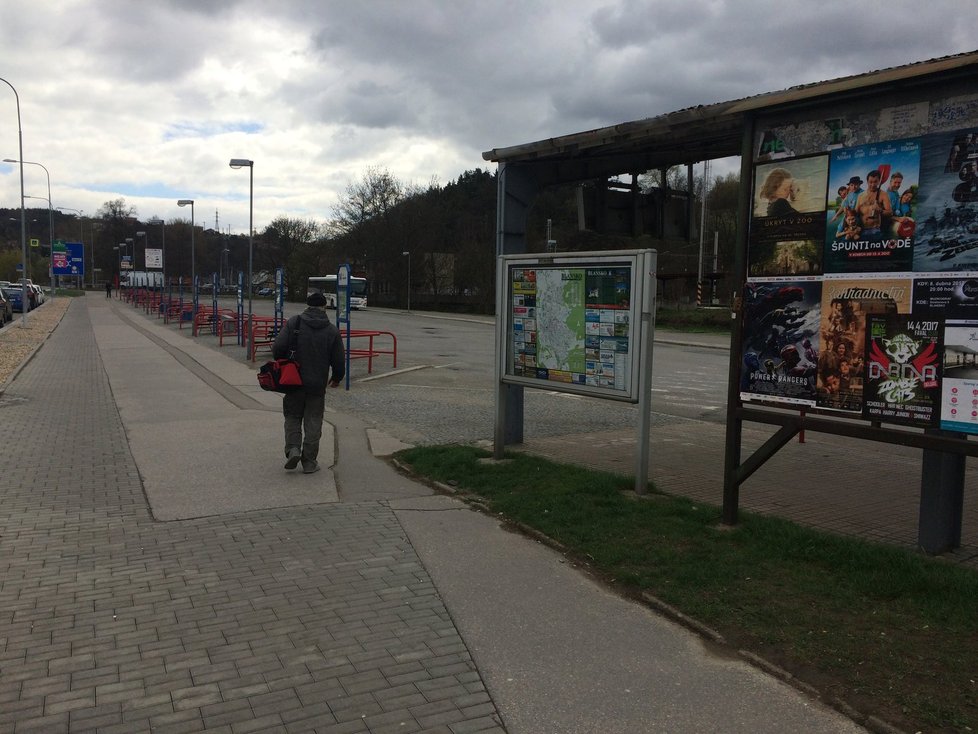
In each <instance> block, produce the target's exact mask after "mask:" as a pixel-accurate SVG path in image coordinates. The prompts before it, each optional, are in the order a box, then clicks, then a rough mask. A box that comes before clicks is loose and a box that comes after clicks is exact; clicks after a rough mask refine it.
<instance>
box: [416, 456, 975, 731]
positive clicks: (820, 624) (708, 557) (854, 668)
mask: <svg viewBox="0 0 978 734" xmlns="http://www.w3.org/2000/svg"><path fill="white" fill-rule="evenodd" d="M489 457H490V454H489V453H488V452H486V451H484V450H481V449H478V448H474V447H471V446H458V445H449V446H427V447H417V448H412V449H408V450H405V451H403V452H401V453H399V454H398V455H397V458H398V459H399V460H400V461H401V462H404V463H405V464H407V465H409V466H410V467H411V468H412V470H413V471H414V472H416V473H417V474H419V475H421V476H423V477H426V478H428V479H429V480H431V481H439V482H443V483H449V484H451V485H453V486H457V487H458V488H459V489H460V490H461V491H463V492H466V493H471V494H474V495H478V496H479V497H480V498H482V501H483V503H484V504H485V505H486V506H487V507H488V508H489V509H490V510H491V511H492V512H494V513H499V514H501V515H503V516H504V517H506V518H509V519H511V520H513V521H516V522H519V523H522V524H525V525H526V526H529V527H530V528H533V529H535V530H538V531H540V532H542V533H544V534H546V535H547V536H549V537H551V538H553V539H554V540H556V541H557V542H558V543H560V544H562V545H563V546H565V547H566V548H567V549H568V552H569V553H571V554H572V555H574V556H576V557H577V558H578V559H579V560H581V561H584V562H586V563H588V565H589V566H590V567H591V568H593V569H594V570H595V571H597V572H598V573H599V574H600V575H601V576H602V577H604V578H605V579H606V580H608V581H609V582H611V583H614V584H615V585H616V586H617V587H618V588H619V589H620V590H622V591H623V592H626V593H630V594H638V593H640V592H642V591H645V592H648V593H651V594H653V595H655V596H656V597H658V598H659V599H662V600H663V601H665V602H666V603H668V604H670V605H672V606H673V607H675V608H677V609H679V610H680V611H681V612H683V613H684V614H686V615H689V616H691V617H693V618H695V619H697V620H699V621H700V622H702V623H704V624H706V625H707V626H709V627H711V628H713V629H715V630H717V631H719V632H720V634H722V635H723V636H724V638H726V640H727V641H728V642H730V644H732V645H734V646H735V647H737V648H739V649H746V650H748V651H750V652H753V653H755V654H758V655H760V656H762V657H763V658H765V659H767V660H769V661H771V662H772V663H774V664H775V665H777V666H780V667H781V668H783V669H785V670H787V671H789V672H790V673H792V674H793V675H795V677H797V678H798V679H799V680H802V681H805V682H806V683H809V684H811V685H813V686H814V687H815V688H816V689H818V690H819V691H821V692H822V693H823V694H824V695H825V696H826V697H828V698H836V699H839V700H841V701H843V702H845V703H846V704H848V705H849V706H851V707H853V708H854V709H855V710H857V711H859V712H861V713H863V714H865V715H867V716H869V715H873V716H877V717H880V718H882V719H884V720H885V721H888V722H890V723H892V724H894V725H896V726H902V727H904V728H908V729H911V730H918V729H922V730H925V731H928V732H933V731H947V732H961V731H972V730H978V573H976V572H975V571H973V570H971V569H969V568H964V567H960V566H955V565H952V564H949V563H947V562H944V561H941V560H939V559H933V558H928V557H926V556H924V555H921V554H917V553H912V552H909V551H906V550H903V549H900V548H893V547H890V546H883V545H878V544H873V543H869V542H866V541H862V540H859V539H853V538H845V537H839V536H834V535H831V534H828V533H824V532H820V531H817V530H813V529H810V528H805V527H802V526H799V525H795V524H794V523H791V522H788V521H786V520H782V519H779V518H774V517H767V516H760V515H755V514H751V513H747V512H741V522H740V523H739V524H738V525H737V526H736V527H734V528H727V527H726V526H723V525H721V524H720V509H719V508H718V507H715V506H710V505H705V504H703V503H697V502H692V501H690V500H688V499H685V498H680V497H671V496H667V495H663V494H657V493H651V494H649V495H647V496H646V497H638V496H637V495H635V494H634V492H632V491H631V487H632V483H633V482H632V479H631V478H628V477H623V476H617V475H614V474H609V473H605V472H597V471H593V470H589V469H585V468H582V467H576V466H570V465H563V464H557V463H554V462H551V461H548V460H546V459H542V458H539V457H534V456H530V455H527V454H520V453H509V454H507V460H506V461H504V462H490V461H488V459H489Z"/></svg>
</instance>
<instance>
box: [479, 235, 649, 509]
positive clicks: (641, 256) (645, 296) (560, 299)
mask: <svg viewBox="0 0 978 734" xmlns="http://www.w3.org/2000/svg"><path fill="white" fill-rule="evenodd" d="M655 271H656V252H655V250H620V251H609V252H577V253H564V254H544V253H537V254H533V255H525V254H524V255H501V256H499V257H498V258H497V272H496V356H497V359H496V425H495V434H494V435H495V441H494V456H495V458H497V459H500V458H502V454H503V447H504V444H505V435H506V431H505V426H506V423H507V420H515V419H518V420H519V421H520V422H521V423H522V416H507V411H506V406H507V400H506V394H505V393H506V390H507V389H508V388H509V386H521V387H532V388H537V389H544V390H552V391H557V392H566V393H572V394H577V395H586V396H589V397H596V398H603V399H606V400H619V401H624V402H630V403H638V405H639V415H640V420H639V426H638V449H639V450H638V456H637V458H636V470H635V489H636V492H638V493H644V492H645V491H646V487H647V484H648V454H649V446H648V444H649V441H648V436H649V422H650V408H651V387H652V341H653V333H654V329H655V288H656V278H655ZM568 321H571V322H573V323H572V324H571V325H568V324H567V322H568ZM558 332H563V333H560V334H558Z"/></svg>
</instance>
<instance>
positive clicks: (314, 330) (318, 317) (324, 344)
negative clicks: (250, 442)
mask: <svg viewBox="0 0 978 734" xmlns="http://www.w3.org/2000/svg"><path fill="white" fill-rule="evenodd" d="M306 305H307V306H308V307H309V308H307V309H306V310H305V311H303V312H302V313H301V314H299V315H298V316H293V317H292V318H291V319H289V320H288V321H286V322H285V326H284V327H283V328H282V329H280V330H279V333H278V334H277V335H276V337H275V341H274V342H273V344H272V356H274V357H275V359H283V358H285V357H288V356H290V355H289V351H290V349H291V345H292V344H293V338H294V339H295V342H294V343H295V356H294V357H293V359H295V361H296V362H298V363H299V373H300V375H301V376H302V390H299V391H297V392H291V393H286V394H285V395H284V396H283V397H282V413H283V414H284V416H285V468H286V469H295V468H296V467H297V466H298V465H299V462H300V461H301V462H302V471H303V473H304V474H313V473H314V472H317V471H319V462H318V461H317V460H316V459H317V457H318V456H319V439H320V438H321V437H322V435H323V413H324V411H325V409H326V386H327V385H329V387H338V386H339V384H340V381H341V380H342V379H343V377H344V375H345V374H346V364H345V357H344V353H343V340H342V338H341V337H340V332H339V330H338V329H337V328H336V327H335V326H334V325H333V324H332V323H331V322H330V320H329V316H327V315H326V311H325V306H326V297H325V296H324V295H323V294H322V293H313V294H312V295H311V296H309V298H307V299H306Z"/></svg>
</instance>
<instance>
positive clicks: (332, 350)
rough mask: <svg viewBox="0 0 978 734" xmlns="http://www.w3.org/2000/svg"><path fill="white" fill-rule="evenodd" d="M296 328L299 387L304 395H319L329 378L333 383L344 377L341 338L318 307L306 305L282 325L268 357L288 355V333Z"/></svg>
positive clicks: (289, 334) (344, 365)
mask: <svg viewBox="0 0 978 734" xmlns="http://www.w3.org/2000/svg"><path fill="white" fill-rule="evenodd" d="M297 326H298V329H299V333H298V340H297V342H296V354H295V357H294V359H295V361H296V362H298V363H299V373H300V374H301V375H302V387H303V390H304V392H307V393H322V392H325V390H326V383H327V382H329V381H330V380H331V379H332V380H336V381H337V382H338V381H340V380H342V379H343V377H344V376H345V374H346V359H345V357H344V353H343V339H342V337H341V336H340V332H339V329H337V328H336V327H335V326H333V323H332V322H331V321H330V320H329V316H327V315H326V311H324V310H323V309H321V308H314V307H312V306H310V307H309V308H307V309H306V310H305V311H303V312H302V313H301V314H299V315H298V316H293V317H292V318H291V319H289V320H288V321H286V322H285V326H284V327H283V328H281V329H280V330H279V332H278V334H277V335H276V336H275V341H274V342H273V343H272V356H273V357H275V359H282V358H284V357H288V356H289V345H290V343H291V340H292V334H293V333H294V332H295V330H296V327H297Z"/></svg>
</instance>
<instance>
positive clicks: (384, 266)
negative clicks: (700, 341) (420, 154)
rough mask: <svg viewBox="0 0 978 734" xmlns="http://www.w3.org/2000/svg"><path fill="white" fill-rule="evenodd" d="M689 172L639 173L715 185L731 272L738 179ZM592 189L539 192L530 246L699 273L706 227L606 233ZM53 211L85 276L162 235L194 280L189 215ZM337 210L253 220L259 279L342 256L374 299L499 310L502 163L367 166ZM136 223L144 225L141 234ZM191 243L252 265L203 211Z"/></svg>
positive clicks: (11, 228) (43, 226)
mask: <svg viewBox="0 0 978 734" xmlns="http://www.w3.org/2000/svg"><path fill="white" fill-rule="evenodd" d="M684 171H685V169H670V171H669V172H668V174H667V177H666V180H665V181H662V180H660V179H661V177H657V176H656V175H655V174H654V173H653V174H649V175H647V176H645V177H642V179H641V186H642V195H643V196H645V197H651V198H654V197H655V196H660V197H661V195H662V192H663V191H664V192H666V194H667V195H669V196H672V197H674V198H677V200H680V201H684V202H685V203H684V204H683V206H686V207H690V206H692V207H694V208H695V209H696V211H699V206H700V204H701V203H702V198H701V197H702V195H703V191H704V189H706V196H707V210H708V212H709V218H708V220H707V222H706V227H705V228H706V233H707V234H708V235H709V236H708V241H709V250H708V254H709V258H710V263H709V267H708V268H707V270H712V269H713V266H712V256H713V232H714V231H716V232H717V233H718V239H719V242H720V243H721V248H720V252H719V253H718V255H719V257H718V259H719V261H720V266H719V267H720V269H726V270H727V271H729V262H730V261H731V260H732V244H733V240H734V235H735V232H736V215H737V212H736V206H737V191H738V181H737V178H736V176H733V175H731V176H727V177H722V178H717V179H715V180H714V181H711V182H709V186H707V185H706V183H707V182H704V181H702V177H700V178H698V179H694V192H693V196H692V197H688V196H687V194H686V192H685V189H686V188H688V180H687V178H686V176H685V175H684ZM585 188H587V185H585ZM591 193H592V194H593V193H594V192H591ZM651 198H650V200H651ZM583 200H588V201H590V200H591V199H586V198H584V197H582V192H581V191H580V187H578V186H564V187H554V188H551V189H548V190H546V191H544V192H543V193H542V194H541V195H540V196H538V197H537V199H536V200H535V202H534V203H533V205H532V207H531V209H530V211H529V213H528V218H527V247H528V250H529V251H530V252H542V251H544V250H545V249H547V244H548V238H549V239H550V240H554V241H556V243H557V247H556V249H558V250H560V251H582V250H609V249H620V248H634V247H645V246H651V247H655V248H656V249H658V250H659V252H660V270H661V269H662V264H661V263H662V262H663V257H666V260H669V258H670V257H671V258H672V261H674V267H675V268H676V269H677V271H678V272H680V273H682V272H683V271H691V272H692V273H695V271H696V258H695V257H690V253H691V248H692V247H693V246H695V247H696V250H697V252H696V254H697V255H698V247H699V246H698V238H697V239H692V238H690V237H688V235H689V232H681V233H680V234H681V236H678V237H672V238H670V237H664V238H661V239H658V240H657V239H656V238H655V237H654V236H650V235H648V234H646V235H643V236H641V237H639V238H637V240H638V241H636V237H635V236H634V233H617V234H615V233H613V232H612V233H609V232H607V231H605V232H603V233H602V234H598V233H597V232H596V231H595V230H596V229H599V228H600V227H597V226H594V223H593V222H589V221H585V227H584V228H582V227H581V224H582V211H581V202H582V201H583ZM595 201H598V199H595ZM585 208H587V207H585ZM5 211H6V212H7V214H6V216H3V217H2V221H0V243H2V247H0V279H8V280H13V279H14V278H15V277H16V276H17V273H16V267H17V264H18V263H19V262H20V259H21V254H20V217H19V214H20V210H19V209H7V210H5ZM52 214H53V225H54V232H53V235H54V239H55V240H58V239H63V240H66V241H78V240H79V238H81V241H82V242H84V243H85V249H86V255H85V257H86V263H85V266H86V276H85V283H86V284H89V283H92V282H93V281H94V282H95V283H96V284H99V285H100V284H101V283H102V282H104V281H105V280H107V279H112V278H114V277H115V276H116V274H117V273H118V271H119V262H120V260H121V258H122V256H123V255H129V256H131V257H132V258H133V268H134V269H136V270H141V269H144V268H145V263H144V260H143V258H144V254H143V252H144V249H145V248H147V247H148V248H163V246H164V237H165V258H166V262H165V270H166V274H167V276H168V277H170V278H176V277H178V276H182V277H183V278H184V280H185V282H189V278H190V273H191V265H190V257H191V223H190V220H189V219H180V218H174V219H170V220H167V221H166V223H165V227H164V226H163V225H162V224H161V222H160V221H159V220H158V219H155V220H154V218H150V219H148V220H145V221H143V220H140V218H139V217H138V216H137V212H136V209H135V207H133V206H131V205H130V204H128V203H127V202H126V201H125V200H124V199H121V198H120V199H115V200H111V201H107V202H105V204H103V206H102V207H101V208H100V209H99V210H98V211H97V212H96V214H95V216H93V217H79V216H77V215H69V214H65V213H63V212H60V211H56V212H53V213H52ZM330 214H331V216H330V217H329V218H328V219H324V220H315V219H300V218H293V217H287V216H279V217H276V218H275V219H273V220H272V221H271V222H270V223H269V224H268V225H267V226H266V227H265V228H264V229H263V230H260V231H256V232H255V237H254V251H253V257H254V263H253V268H252V269H253V272H254V274H255V276H256V283H255V285H256V287H257V286H260V285H264V284H266V281H265V280H264V279H265V278H267V279H268V281H267V282H268V283H270V279H271V277H272V274H273V273H274V271H275V269H276V268H279V267H281V268H283V269H284V275H285V284H286V289H287V296H286V297H287V299H289V300H294V301H301V300H303V299H304V297H305V290H306V279H307V278H308V277H309V276H311V275H325V274H328V273H335V272H336V271H337V269H338V267H339V266H340V265H341V264H343V263H348V264H349V265H350V266H351V269H352V271H353V273H354V274H356V275H363V276H365V277H367V278H368V280H369V283H370V292H369V297H370V301H371V303H372V304H376V305H389V306H402V305H404V304H406V302H407V289H408V287H410V289H411V303H412V304H413V305H414V306H415V307H416V308H440V309H444V310H464V311H474V312H483V313H490V312H491V311H492V309H493V307H494V292H495V291H494V287H495V284H494V279H495V249H496V245H495V235H496V175H495V173H493V172H490V171H486V170H482V169H479V168H476V169H475V170H471V171H466V172H465V173H463V174H461V175H460V176H459V177H458V178H457V179H455V180H454V181H451V182H449V183H448V184H446V185H444V186H440V185H438V184H437V182H435V181H432V182H430V183H429V184H428V185H427V186H416V185H408V184H405V183H403V182H401V181H399V180H398V179H397V178H396V177H395V176H393V175H392V174H391V173H390V172H389V171H387V170H384V169H381V168H368V169H367V170H366V171H365V172H364V174H363V175H362V176H361V178H360V179H359V180H357V181H354V182H351V183H350V184H348V186H347V187H346V190H345V192H344V195H343V196H342V197H341V198H340V200H339V202H338V203H337V204H336V206H335V207H334V209H333V210H332V212H330ZM27 219H28V230H29V232H28V236H29V237H30V238H32V239H38V240H39V241H40V244H41V246H40V247H38V248H30V250H31V252H30V260H31V264H30V270H31V272H32V276H33V278H34V280H35V282H40V283H46V282H47V273H48V264H49V260H48V258H49V256H50V253H48V252H47V248H48V243H49V241H50V239H51V236H50V234H49V224H48V211H47V209H46V208H43V209H28V210H27ZM692 219H695V217H694V218H692ZM606 229H607V228H606ZM612 229H613V228H612ZM680 229H681V228H680ZM663 231H665V230H663ZM137 233H142V234H140V235H138V236H137ZM661 233H662V232H660V234H661ZM653 234H654V233H653ZM193 242H194V245H193V246H194V256H195V266H196V267H195V269H196V273H197V274H198V275H199V276H201V281H202V282H210V278H211V274H212V273H217V274H218V279H219V282H220V283H221V284H225V283H229V284H236V283H237V278H238V273H239V272H245V273H246V272H247V267H248V263H247V259H248V237H247V235H241V234H230V233H227V232H222V231H220V229H218V228H210V227H207V226H204V225H202V224H201V223H200V222H197V223H196V227H195V231H194V233H193ZM89 248H91V249H89ZM406 253H410V254H406ZM409 260H410V267H409V263H408V261H409ZM92 266H94V268H95V273H94V276H95V277H94V278H93V273H92V272H91V267H92ZM409 273H410V276H409ZM409 277H410V283H408V278H409Z"/></svg>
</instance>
